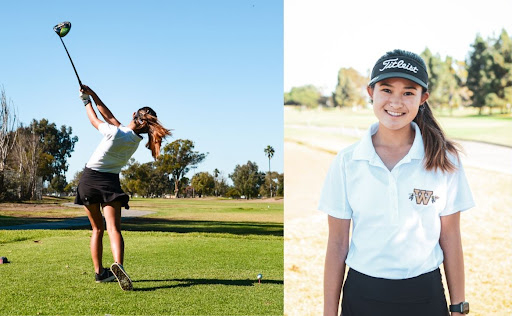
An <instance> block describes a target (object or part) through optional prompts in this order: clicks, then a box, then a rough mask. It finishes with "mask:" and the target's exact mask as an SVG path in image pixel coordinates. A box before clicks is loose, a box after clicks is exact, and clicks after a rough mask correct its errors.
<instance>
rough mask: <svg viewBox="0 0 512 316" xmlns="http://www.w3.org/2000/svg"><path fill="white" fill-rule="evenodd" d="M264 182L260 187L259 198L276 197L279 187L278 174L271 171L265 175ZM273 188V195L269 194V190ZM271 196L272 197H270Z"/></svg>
mask: <svg viewBox="0 0 512 316" xmlns="http://www.w3.org/2000/svg"><path fill="white" fill-rule="evenodd" d="M263 180H264V181H263V182H262V183H261V185H260V190H259V193H260V195H261V196H268V197H273V196H277V189H278V186H279V183H278V180H279V173H277V172H275V171H273V172H269V173H267V174H266V175H265V177H264V179H263ZM271 187H272V188H273V192H274V194H272V193H271V191H270V188H271ZM271 194H272V195H271Z"/></svg>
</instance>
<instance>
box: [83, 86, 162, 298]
mask: <svg viewBox="0 0 512 316" xmlns="http://www.w3.org/2000/svg"><path fill="white" fill-rule="evenodd" d="M80 96H81V98H82V100H83V102H84V105H85V109H86V112H87V116H88V118H89V121H90V122H91V124H92V125H93V126H94V127H95V128H96V129H97V130H98V131H99V132H100V133H101V134H102V135H103V139H102V140H101V142H100V144H99V145H98V147H97V148H96V150H95V151H94V153H93V154H92V156H91V158H90V159H89V161H88V162H87V165H86V166H85V169H84V171H83V174H82V176H81V178H80V181H79V184H78V189H77V196H76V199H75V204H79V205H83V206H84V208H85V211H86V213H87V216H88V217H89V221H90V222H91V226H92V236H91V256H92V261H93V264H94V269H95V272H96V282H98V283H99V282H109V281H113V280H114V278H117V280H118V282H119V285H120V286H121V288H122V289H123V290H125V291H127V290H132V289H133V286H132V282H131V280H130V277H129V276H128V274H127V273H126V271H125V270H124V267H123V261H124V240H123V236H122V234H121V208H122V207H125V208H126V209H128V208H129V206H128V200H129V196H128V195H127V194H125V193H124V192H123V190H122V189H121V185H120V182H119V172H120V171H121V168H122V167H124V166H125V165H126V163H127V162H128V160H129V159H130V157H131V156H132V155H133V153H135V151H136V150H137V147H138V146H139V142H140V141H141V140H142V136H141V134H147V135H148V143H147V144H146V147H147V148H149V149H150V150H151V153H152V155H153V158H154V159H156V158H157V157H158V156H159V154H160V146H161V144H162V140H163V139H164V138H165V137H166V136H169V135H171V132H170V131H169V130H168V129H166V128H165V127H163V126H162V124H161V123H160V122H159V121H158V119H157V115H156V113H155V111H153V109H151V108H150V107H143V108H140V109H139V110H137V112H134V113H133V117H132V120H131V121H130V123H129V124H128V125H127V126H123V125H121V123H119V121H118V120H117V119H116V118H115V117H114V115H113V114H112V112H110V110H109V109H108V108H107V106H105V104H104V103H103V102H102V101H101V99H100V98H99V97H98V95H97V94H96V93H95V92H94V91H93V90H92V89H91V88H89V87H88V86H86V85H83V86H82V88H81V89H80ZM91 97H92V99H93V100H94V103H96V107H97V109H98V111H99V112H100V114H101V116H102V117H103V119H104V120H105V122H103V121H102V120H100V119H99V118H98V117H97V116H96V112H95V110H94V108H93V106H92V102H91ZM100 208H103V215H104V216H105V221H106V223H107V231H108V236H109V239H110V245H111V246H110V247H111V250H112V255H113V257H114V261H115V262H114V263H113V264H112V266H111V267H110V269H105V268H103V263H102V255H103V232H104V230H105V228H104V225H103V216H102V214H101V211H100Z"/></svg>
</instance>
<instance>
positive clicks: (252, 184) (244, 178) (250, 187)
mask: <svg viewBox="0 0 512 316" xmlns="http://www.w3.org/2000/svg"><path fill="white" fill-rule="evenodd" d="M229 177H230V178H231V180H233V184H234V187H235V189H237V190H238V192H240V194H241V195H244V196H245V197H246V198H247V199H250V198H253V197H257V196H258V192H259V188H260V186H261V184H262V183H263V181H264V177H265V176H264V174H263V173H261V172H259V171H258V165H257V164H256V163H254V162H251V161H248V162H247V164H245V165H236V167H235V170H234V171H233V173H232V174H230V175H229Z"/></svg>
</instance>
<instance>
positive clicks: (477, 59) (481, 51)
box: [466, 35, 491, 115]
mask: <svg viewBox="0 0 512 316" xmlns="http://www.w3.org/2000/svg"><path fill="white" fill-rule="evenodd" d="M471 47H472V49H473V50H472V51H471V52H470V55H469V60H468V62H467V67H468V68H467V69H468V79H467V82H466V85H467V87H468V88H469V90H471V92H473V95H472V97H471V100H472V106H473V107H477V108H479V115H481V114H482V107H484V106H485V97H486V95H487V94H488V93H489V90H490V79H489V74H490V71H489V70H490V69H489V67H488V63H491V61H490V56H489V50H488V44H487V42H486V41H484V39H483V38H482V37H481V36H480V35H478V36H477V37H476V39H475V42H474V43H473V44H472V45H471Z"/></svg>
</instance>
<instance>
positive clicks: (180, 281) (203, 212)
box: [0, 199, 284, 315]
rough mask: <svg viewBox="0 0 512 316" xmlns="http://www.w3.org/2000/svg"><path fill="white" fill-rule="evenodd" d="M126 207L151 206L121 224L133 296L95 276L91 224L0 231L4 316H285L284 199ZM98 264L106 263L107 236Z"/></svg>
mask: <svg viewBox="0 0 512 316" xmlns="http://www.w3.org/2000/svg"><path fill="white" fill-rule="evenodd" d="M131 207H132V208H134V209H140V210H142V209H147V210H153V211H156V212H157V213H156V214H152V215H148V216H146V217H140V218H135V219H131V220H128V221H123V230H124V232H123V236H124V238H125V244H126V256H125V268H126V270H127V272H128V273H129V274H130V276H131V278H132V280H133V281H134V288H135V290H134V291H133V292H123V291H122V290H121V289H120V288H119V285H118V284H117V282H115V283H108V284H96V283H95V282H94V271H93V266H92V262H91V258H90V253H89V238H90V232H89V230H88V229H74V230H19V231H16V230H12V231H0V256H6V257H8V258H9V260H10V261H11V262H12V263H10V264H4V265H0V280H1V281H0V297H1V299H0V314H1V315H107V314H109V315H282V314H283V286H284V285H283V224H282V222H283V217H282V215H283V203H282V201H279V202H275V201H272V202H265V201H264V200H263V201H257V202H253V201H249V202H240V201H232V200H218V199H211V200H199V199H195V200H188V199H180V200H160V199H135V200H134V201H132V203H131ZM0 214H1V213H0ZM249 214H252V215H253V216H252V218H255V219H256V220H251V217H250V216H249ZM7 217H10V216H7ZM39 217H40V218H44V214H39ZM239 219H243V220H239ZM0 222H1V219H0ZM103 262H104V265H105V266H106V265H109V264H110V263H112V255H111V253H110V245H109V242H108V236H107V233H106V232H105V237H104V259H103ZM258 273H261V274H263V280H262V283H261V284H258V281H257V278H256V276H257V274H258Z"/></svg>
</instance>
